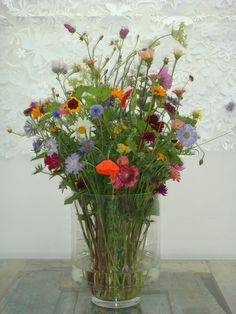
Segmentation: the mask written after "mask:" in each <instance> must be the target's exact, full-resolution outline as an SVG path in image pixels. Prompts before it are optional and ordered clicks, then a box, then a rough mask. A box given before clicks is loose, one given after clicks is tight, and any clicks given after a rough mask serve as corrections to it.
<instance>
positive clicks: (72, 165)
mask: <svg viewBox="0 0 236 314" xmlns="http://www.w3.org/2000/svg"><path fill="white" fill-rule="evenodd" d="M79 159H80V158H79V155H78V154H76V153H74V154H72V155H70V156H69V157H67V158H66V173H67V174H70V173H73V174H77V173H78V172H79V171H81V170H83V165H82V164H81V163H80V161H79Z"/></svg>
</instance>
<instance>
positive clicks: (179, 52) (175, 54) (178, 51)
mask: <svg viewBox="0 0 236 314" xmlns="http://www.w3.org/2000/svg"><path fill="white" fill-rule="evenodd" d="M173 54H174V56H175V59H176V60H178V59H179V58H181V57H182V56H183V55H184V52H183V51H182V50H179V49H175V50H174V51H173Z"/></svg>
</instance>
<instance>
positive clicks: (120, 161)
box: [116, 155, 129, 167]
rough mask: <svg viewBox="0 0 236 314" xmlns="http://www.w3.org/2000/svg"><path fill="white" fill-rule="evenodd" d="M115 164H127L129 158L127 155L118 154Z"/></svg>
mask: <svg viewBox="0 0 236 314" xmlns="http://www.w3.org/2000/svg"><path fill="white" fill-rule="evenodd" d="M116 163H117V165H119V166H120V167H122V166H128V164H129V159H128V157H127V156H123V155H122V156H120V157H119V158H118V159H117V161H116Z"/></svg>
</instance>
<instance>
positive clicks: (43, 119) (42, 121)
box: [39, 112, 52, 124]
mask: <svg viewBox="0 0 236 314" xmlns="http://www.w3.org/2000/svg"><path fill="white" fill-rule="evenodd" d="M51 117H52V115H51V113H50V112H48V113H45V114H44V115H43V116H42V118H40V120H39V124H41V123H44V122H45V121H47V120H48V119H50V118H51Z"/></svg>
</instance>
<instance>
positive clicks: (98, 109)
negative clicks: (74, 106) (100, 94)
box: [89, 105, 103, 118]
mask: <svg viewBox="0 0 236 314" xmlns="http://www.w3.org/2000/svg"><path fill="white" fill-rule="evenodd" d="M89 113H90V114H91V117H92V118H99V117H100V115H101V114H102V113H103V106H102V105H92V106H91V107H90V109H89Z"/></svg>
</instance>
